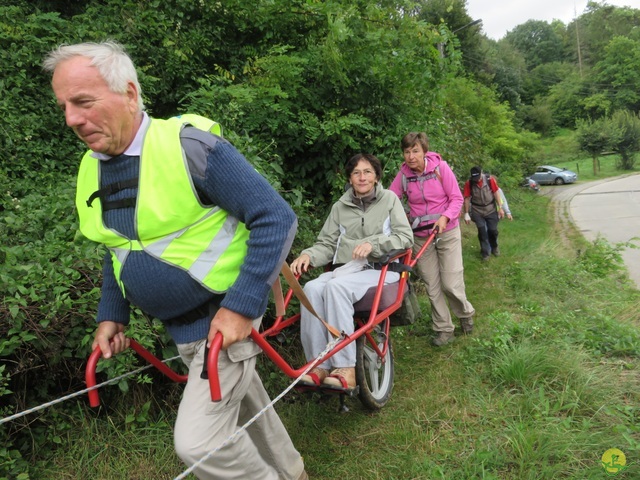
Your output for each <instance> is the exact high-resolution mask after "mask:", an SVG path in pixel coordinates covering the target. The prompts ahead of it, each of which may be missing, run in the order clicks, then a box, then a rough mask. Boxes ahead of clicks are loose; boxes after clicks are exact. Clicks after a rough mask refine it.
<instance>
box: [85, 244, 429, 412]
mask: <svg viewBox="0 0 640 480" xmlns="http://www.w3.org/2000/svg"><path fill="white" fill-rule="evenodd" d="M436 233H437V232H434V233H432V234H431V235H430V236H429V237H428V239H427V241H426V242H425V244H424V245H423V246H422V248H421V249H420V251H419V252H418V253H417V254H416V255H415V257H414V256H412V251H411V249H408V250H398V251H394V252H391V253H390V254H388V255H387V257H386V258H385V259H384V260H383V261H380V262H379V263H380V279H379V282H378V285H377V286H375V287H372V288H370V289H369V291H368V292H367V293H366V295H365V296H364V297H363V298H362V299H361V300H359V301H358V302H357V303H355V304H354V310H355V313H354V322H355V330H354V332H353V333H352V334H351V335H344V334H342V336H341V338H340V339H339V340H338V341H337V343H336V344H335V345H333V347H332V348H331V349H330V350H329V351H328V352H327V353H326V354H325V355H324V357H322V358H321V359H314V360H313V361H311V362H308V363H306V364H305V365H303V366H301V367H298V368H294V367H292V366H291V365H290V364H289V363H288V362H287V361H286V360H285V359H284V358H283V357H282V355H280V353H278V351H277V349H276V347H274V346H273V345H272V343H270V342H269V339H270V338H273V337H277V336H278V335H280V334H282V333H283V331H284V330H285V329H287V328H288V327H291V326H292V325H294V324H295V323H296V322H298V321H299V320H300V313H299V312H298V313H296V314H294V315H293V316H290V317H287V316H286V315H285V314H281V315H278V316H277V317H276V319H275V320H274V323H273V325H271V326H270V327H269V328H267V329H265V330H264V331H262V332H258V331H257V330H255V329H253V330H252V331H251V338H252V340H253V341H254V342H255V343H256V344H257V345H258V346H260V348H261V349H262V350H263V352H264V354H265V355H266V356H267V357H268V358H269V359H270V360H271V361H273V363H275V364H276V366H277V367H278V368H279V369H280V370H282V372H283V373H284V374H285V375H287V376H288V377H290V378H292V379H297V378H298V377H300V376H301V375H302V374H303V372H305V370H307V369H308V368H309V367H310V366H311V364H312V363H314V364H318V363H320V362H322V361H324V360H325V359H328V358H330V357H332V356H333V355H334V354H335V353H337V352H338V351H340V350H342V349H343V348H345V347H346V346H347V345H349V344H350V343H351V342H354V341H355V342H356V384H357V386H356V388H355V389H350V390H347V389H339V388H332V387H330V386H318V387H309V386H305V387H300V388H304V389H319V390H322V391H323V392H326V393H338V394H340V400H341V407H342V408H343V409H344V408H345V407H344V396H345V395H349V396H356V395H357V396H358V397H359V399H360V401H361V402H362V404H363V405H364V406H365V407H367V408H369V409H371V410H377V409H380V408H382V407H383V406H384V405H385V404H386V403H387V402H388V401H389V398H390V396H391V391H392V390H393V382H394V360H393V349H392V346H391V342H390V334H391V319H390V316H391V315H393V314H394V313H395V312H397V311H398V310H399V309H400V308H401V307H402V303H403V300H404V296H405V295H406V294H407V293H408V290H409V285H408V282H409V275H410V272H411V270H412V268H413V267H414V266H415V264H416V263H417V261H418V259H419V258H420V256H421V255H422V254H423V253H424V251H425V250H426V249H427V248H428V247H429V245H430V244H431V243H432V242H433V240H434V238H435V235H436ZM390 268H391V271H397V272H400V279H399V281H398V282H395V283H390V284H388V285H385V278H386V275H387V272H388V271H389V269H390ZM287 271H288V273H286V272H287ZM283 273H285V279H286V280H287V282H288V283H289V290H288V291H287V293H286V295H285V296H284V302H283V303H284V307H285V311H286V307H287V306H288V305H289V303H290V301H291V299H292V298H293V296H294V294H296V290H297V292H298V294H299V293H300V286H299V284H298V283H297V278H296V277H295V276H294V275H293V273H291V270H289V267H288V265H285V267H284V268H283ZM301 303H302V302H301ZM222 340H223V339H222V335H221V334H220V333H218V334H217V335H216V337H215V338H214V340H213V342H211V345H210V348H209V349H208V353H207V358H206V365H205V366H206V368H205V371H203V377H204V378H207V377H208V380H209V386H210V392H211V400H212V401H214V402H216V401H220V400H221V393H220V384H219V380H218V355H219V353H220V348H221V346H222ZM131 348H133V349H134V351H135V352H136V353H138V355H140V356H141V357H142V358H143V359H145V360H146V361H147V362H149V363H150V364H152V365H153V366H154V367H156V368H157V369H158V370H160V372H161V373H163V374H164V375H166V376H167V377H169V378H170V379H171V380H173V381H176V382H186V381H187V376H186V375H180V374H178V373H176V372H174V371H173V370H171V368H169V367H168V366H167V365H166V364H164V363H163V362H162V361H161V360H160V359H158V358H157V357H156V356H154V355H153V354H152V353H151V352H149V351H148V350H146V349H145V348H144V347H143V346H141V345H140V344H139V343H137V342H136V341H134V340H133V339H132V340H131ZM101 356H102V352H101V351H100V348H96V349H95V350H94V351H93V353H92V354H91V355H90V357H89V360H88V362H87V366H86V370H85V380H86V383H87V387H88V388H91V387H94V386H96V367H97V363H98V360H99V359H100V357H101ZM316 360H318V361H316ZM88 396H89V403H90V405H91V406H92V407H97V406H98V405H99V404H100V399H99V396H98V391H97V389H94V390H90V391H89V392H88Z"/></svg>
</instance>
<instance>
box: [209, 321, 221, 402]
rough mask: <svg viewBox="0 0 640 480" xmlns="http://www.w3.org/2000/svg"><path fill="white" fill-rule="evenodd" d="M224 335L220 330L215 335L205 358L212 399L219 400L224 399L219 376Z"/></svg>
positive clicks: (213, 400)
mask: <svg viewBox="0 0 640 480" xmlns="http://www.w3.org/2000/svg"><path fill="white" fill-rule="evenodd" d="M223 340H224V337H223V336H222V334H221V333H220V332H218V333H216V336H215V337H213V341H212V342H211V346H210V347H209V354H208V355H207V358H205V359H204V360H205V362H207V373H208V375H209V390H210V391H211V401H212V402H219V401H220V400H222V393H221V392H220V378H219V377H218V356H219V355H220V350H221V349H222V341H223Z"/></svg>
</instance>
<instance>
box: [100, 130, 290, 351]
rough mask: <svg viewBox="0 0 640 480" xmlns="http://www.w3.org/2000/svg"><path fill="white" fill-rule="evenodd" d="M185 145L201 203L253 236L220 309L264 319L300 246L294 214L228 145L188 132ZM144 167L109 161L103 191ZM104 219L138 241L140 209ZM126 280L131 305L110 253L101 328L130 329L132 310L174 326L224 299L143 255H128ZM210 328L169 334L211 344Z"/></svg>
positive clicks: (197, 324)
mask: <svg viewBox="0 0 640 480" xmlns="http://www.w3.org/2000/svg"><path fill="white" fill-rule="evenodd" d="M181 143H182V146H183V149H184V150H185V152H186V155H187V159H188V164H189V170H190V172H191V176H192V179H193V183H194V186H195V188H196V190H197V192H198V196H199V198H200V200H201V202H202V203H203V204H205V205H218V206H219V207H221V208H222V209H223V210H225V211H227V212H228V213H229V214H230V215H232V216H234V217H236V218H237V219H238V220H240V221H241V222H243V223H244V224H245V225H246V227H247V229H248V230H249V240H248V242H247V244H248V252H247V256H246V258H245V261H244V264H243V265H242V267H241V270H240V275H239V276H238V278H237V280H236V281H235V283H234V284H233V285H232V286H231V288H230V289H229V290H228V291H227V292H226V294H225V296H224V298H223V299H222V301H221V302H220V306H223V307H225V308H228V309H229V310H233V311H234V312H237V313H240V314H242V315H244V316H246V317H248V318H257V317H259V316H261V315H262V314H263V313H264V311H265V309H266V306H267V300H268V297H269V291H270V288H271V285H272V283H273V281H274V280H275V279H276V278H277V275H278V272H279V270H280V267H281V265H282V262H283V261H284V259H285V257H286V255H287V253H288V252H289V249H290V247H291V243H292V242H293V238H294V236H295V231H296V228H297V219H296V217H295V214H294V213H293V211H292V210H291V208H290V207H289V205H287V203H286V202H285V201H284V200H283V199H282V197H280V195H279V194H278V193H277V192H276V191H275V190H274V189H273V188H272V187H271V185H269V183H268V182H267V181H266V180H265V179H264V178H263V177H262V176H261V175H260V174H259V173H257V172H256V171H255V169H254V168H253V167H252V166H251V165H250V164H249V163H248V162H247V161H246V159H245V158H244V157H243V156H242V155H241V154H240V153H239V152H238V151H237V150H236V149H235V148H234V147H233V146H232V145H231V144H230V143H229V142H227V141H226V140H223V139H221V138H219V137H215V136H213V135H210V134H206V133H204V132H202V131H199V130H196V129H194V128H186V129H184V130H183V131H182V133H181ZM139 166H140V157H137V156H128V155H124V154H123V155H119V156H117V157H113V158H111V159H109V160H107V161H102V163H101V170H100V173H101V177H100V181H101V187H102V186H104V185H108V184H111V183H114V182H118V181H123V180H127V179H131V178H135V177H137V176H138V172H139ZM166 191H167V194H168V195H170V194H171V185H167V187H166ZM135 194H136V189H135V188H133V189H126V190H123V191H120V192H118V193H116V194H114V195H111V196H109V197H108V198H107V199H106V200H118V199H122V198H128V197H132V196H135ZM103 219H104V222H105V224H106V226H107V227H109V228H113V229H115V230H117V231H118V232H120V233H121V234H123V235H124V236H126V237H127V238H130V239H137V235H136V231H135V225H134V208H133V207H128V208H120V209H114V210H108V211H106V212H104V214H103ZM121 279H122V282H123V283H124V286H125V291H126V298H125V297H124V296H123V294H122V291H121V290H120V288H119V287H118V285H117V283H116V280H115V276H114V273H113V265H112V262H111V256H110V254H109V253H107V255H106V256H105V260H104V267H103V284H102V297H101V299H100V303H99V306H98V314H97V321H98V322H101V321H106V320H111V321H115V322H118V323H123V324H125V325H126V324H128V323H129V317H130V305H134V306H136V307H138V308H140V309H141V310H142V311H144V312H146V313H147V314H149V315H151V316H153V317H156V318H159V319H160V320H167V319H171V318H174V317H177V316H180V315H182V314H184V313H186V312H189V311H191V310H193V309H195V308H197V307H199V306H200V305H202V304H204V303H206V302H209V301H211V302H213V301H219V296H216V295H214V294H212V293H211V292H210V291H209V290H207V289H206V288H204V287H203V286H202V285H200V283H199V282H197V281H196V280H194V279H192V278H191V277H190V276H189V274H188V273H187V272H185V271H183V270H181V269H179V268H177V267H174V266H172V265H168V264H166V263H164V262H162V261H159V260H157V259H155V258H154V257H152V256H150V255H148V254H147V253H145V252H143V251H132V252H130V253H129V256H128V258H127V260H126V262H125V264H124V267H123V269H122V272H121ZM210 320H211V317H209V316H204V317H203V318H201V319H199V320H196V321H194V322H192V323H190V324H187V325H176V324H175V323H174V322H168V323H165V326H166V327H167V329H168V331H169V333H170V335H171V337H172V338H173V340H174V341H175V342H176V343H178V344H180V343H188V342H193V341H196V340H200V339H202V338H205V337H206V336H207V334H208V332H209V324H210Z"/></svg>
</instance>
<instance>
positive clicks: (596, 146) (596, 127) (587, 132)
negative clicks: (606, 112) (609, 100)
mask: <svg viewBox="0 0 640 480" xmlns="http://www.w3.org/2000/svg"><path fill="white" fill-rule="evenodd" d="M613 129H614V125H613V123H612V122H611V121H610V120H609V119H606V118H601V119H598V120H594V121H591V120H582V121H579V122H578V131H577V139H578V145H579V148H580V150H582V151H584V152H586V153H588V154H589V155H591V158H592V159H593V174H594V175H597V174H598V172H599V170H600V165H599V162H598V157H599V156H600V155H601V154H602V152H604V151H605V150H607V149H609V148H611V144H612V141H613V136H614V130H613Z"/></svg>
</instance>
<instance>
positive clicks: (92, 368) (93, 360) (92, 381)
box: [84, 339, 217, 407]
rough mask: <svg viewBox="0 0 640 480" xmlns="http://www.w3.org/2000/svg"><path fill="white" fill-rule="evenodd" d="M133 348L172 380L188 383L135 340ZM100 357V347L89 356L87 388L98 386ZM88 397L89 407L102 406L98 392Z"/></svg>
mask: <svg viewBox="0 0 640 480" xmlns="http://www.w3.org/2000/svg"><path fill="white" fill-rule="evenodd" d="M131 348H132V349H133V350H134V351H135V352H136V353H137V354H138V355H140V356H141V357H142V358H143V359H145V360H146V361H147V362H149V363H150V364H151V365H153V366H154V367H156V368H157V369H158V370H160V372H161V373H163V374H164V375H166V376H167V377H169V379H170V380H173V381H174V382H178V383H186V382H187V375H180V374H178V373H176V372H174V371H173V370H171V369H170V368H169V367H168V366H167V365H166V364H165V363H163V362H162V361H161V360H160V359H158V357H156V356H155V355H154V354H153V353H151V352H150V351H149V350H147V349H146V348H144V347H143V346H142V345H140V344H139V343H138V342H136V341H135V340H133V339H132V340H131ZM100 357H102V350H100V347H96V349H95V350H94V351H93V352H92V353H91V355H90V356H89V360H88V361H87V367H86V369H85V375H84V378H85V382H86V384H87V388H91V387H95V386H96V367H97V366H98V360H100ZM216 371H217V370H216ZM87 395H89V405H91V406H92V407H97V406H99V405H100V397H99V395H98V390H90V391H89V393H88V394H87Z"/></svg>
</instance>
